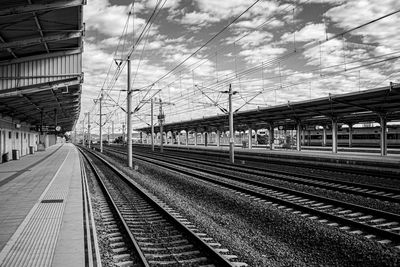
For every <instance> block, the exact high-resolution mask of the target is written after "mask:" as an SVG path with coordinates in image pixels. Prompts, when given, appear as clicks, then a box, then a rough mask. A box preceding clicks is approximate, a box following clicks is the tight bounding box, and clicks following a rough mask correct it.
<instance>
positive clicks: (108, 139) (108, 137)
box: [107, 126, 110, 144]
mask: <svg viewBox="0 0 400 267" xmlns="http://www.w3.org/2000/svg"><path fill="white" fill-rule="evenodd" d="M107 142H108V143H109V144H110V126H108V134H107Z"/></svg>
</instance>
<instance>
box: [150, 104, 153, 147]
mask: <svg viewBox="0 0 400 267" xmlns="http://www.w3.org/2000/svg"><path fill="white" fill-rule="evenodd" d="M153 109H154V100H153V98H152V99H151V114H150V123H151V138H150V139H151V151H154V121H153V120H154V110H153Z"/></svg>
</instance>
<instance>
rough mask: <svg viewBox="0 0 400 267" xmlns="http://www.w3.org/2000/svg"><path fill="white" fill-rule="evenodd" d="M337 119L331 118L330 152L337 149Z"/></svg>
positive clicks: (334, 151)
mask: <svg viewBox="0 0 400 267" xmlns="http://www.w3.org/2000/svg"><path fill="white" fill-rule="evenodd" d="M337 130H338V129H337V120H336V119H332V153H337V151H338V135H337Z"/></svg>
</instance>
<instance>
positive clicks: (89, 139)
mask: <svg viewBox="0 0 400 267" xmlns="http://www.w3.org/2000/svg"><path fill="white" fill-rule="evenodd" d="M87 120H88V148H90V142H91V136H90V112H88V119H87Z"/></svg>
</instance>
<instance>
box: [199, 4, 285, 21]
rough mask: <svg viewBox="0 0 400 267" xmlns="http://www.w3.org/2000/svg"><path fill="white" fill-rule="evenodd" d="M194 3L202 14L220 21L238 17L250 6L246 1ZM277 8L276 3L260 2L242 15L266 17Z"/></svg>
mask: <svg viewBox="0 0 400 267" xmlns="http://www.w3.org/2000/svg"><path fill="white" fill-rule="evenodd" d="M196 2H197V5H198V7H199V9H200V10H201V11H202V12H207V13H209V14H211V15H213V16H215V17H217V18H219V19H221V20H222V19H228V18H231V17H235V16H238V15H239V14H240V13H242V12H243V11H245V10H246V8H248V7H249V6H250V5H251V4H252V2H249V1H248V0H230V1H215V0H196ZM278 6H279V4H278V3H277V2H276V1H261V2H259V3H257V4H256V5H255V6H254V7H253V8H251V9H250V10H249V11H248V12H247V13H246V14H245V15H244V18H246V17H247V18H251V17H253V16H254V15H260V14H262V15H263V16H268V15H269V14H271V13H273V12H274V11H275V10H276V9H277V8H278Z"/></svg>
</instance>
